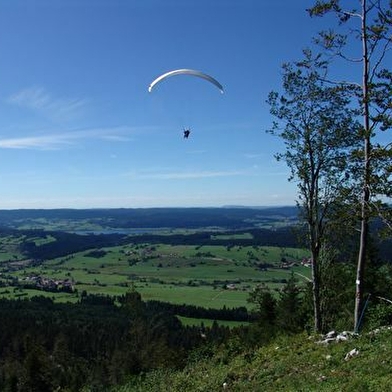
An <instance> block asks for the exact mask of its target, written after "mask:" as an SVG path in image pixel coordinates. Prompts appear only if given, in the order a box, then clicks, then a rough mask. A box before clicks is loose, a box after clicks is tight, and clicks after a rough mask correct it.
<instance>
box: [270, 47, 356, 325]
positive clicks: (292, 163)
mask: <svg viewBox="0 0 392 392" xmlns="http://www.w3.org/2000/svg"><path fill="white" fill-rule="evenodd" d="M327 71H328V64H327V62H325V61H323V60H322V58H321V56H320V55H318V56H313V54H312V52H311V51H310V50H305V51H304V59H303V60H302V61H300V62H297V63H293V64H285V65H284V66H283V91H284V92H283V93H282V94H278V93H277V92H272V93H270V95H269V98H268V101H267V102H268V103H269V105H270V107H271V110H270V111H271V114H272V115H274V116H275V117H276V118H277V120H276V121H275V122H274V124H273V126H272V129H271V130H269V132H270V133H272V134H273V135H276V136H279V137H280V138H282V139H283V141H284V143H285V152H283V153H280V154H277V155H276V158H277V159H278V160H284V161H285V162H286V164H287V165H288V167H289V168H290V170H291V176H290V178H289V180H291V181H296V182H297V186H298V200H297V204H298V206H299V207H300V210H301V212H302V216H303V219H304V222H306V224H307V233H308V246H309V249H310V253H311V257H312V264H311V265H312V284H313V286H312V291H313V309H314V330H315V331H316V332H319V331H320V330H321V328H322V314H321V309H320V288H321V281H320V280H321V273H320V265H319V261H320V258H319V256H320V251H321V248H322V244H323V241H324V238H325V230H326V227H327V225H328V223H329V222H330V219H331V215H330V212H331V211H332V210H333V209H334V206H335V205H336V204H337V203H339V202H340V201H339V199H340V195H341V189H343V188H344V186H345V184H346V183H347V182H348V181H349V175H348V173H349V170H348V164H349V159H348V158H349V156H350V150H351V149H354V148H355V147H356V138H355V136H354V135H355V134H356V131H358V124H356V123H355V119H354V118H355V113H353V110H352V109H351V108H350V107H349V104H350V99H349V95H348V92H347V90H346V89H345V88H341V87H340V86H333V85H332V86H331V85H329V84H327V83H325V82H324V80H325V79H326V78H327Z"/></svg>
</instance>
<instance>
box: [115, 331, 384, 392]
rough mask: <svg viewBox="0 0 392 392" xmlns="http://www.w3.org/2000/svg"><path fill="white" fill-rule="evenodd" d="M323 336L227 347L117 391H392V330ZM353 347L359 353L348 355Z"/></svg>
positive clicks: (158, 372) (149, 376) (152, 374)
mask: <svg viewBox="0 0 392 392" xmlns="http://www.w3.org/2000/svg"><path fill="white" fill-rule="evenodd" d="M317 340H318V339H317V338H309V337H308V336H307V335H305V334H303V335H298V336H292V337H281V338H278V339H276V340H275V341H274V342H273V343H272V344H269V345H268V346H265V347H262V348H260V349H258V350H256V351H255V352H246V353H244V352H241V353H237V354H234V353H235V351H236V350H235V349H234V347H226V348H225V349H223V350H222V351H220V352H219V353H216V354H215V356H214V357H213V358H212V359H209V360H202V361H197V362H194V363H192V364H190V365H188V366H187V367H186V368H185V369H184V370H182V371H172V372H170V371H155V372H153V373H150V374H147V375H146V377H145V378H144V379H143V380H139V381H136V380H135V382H134V383H130V384H128V385H126V386H123V387H118V388H116V389H115V391H116V392H130V391H163V390H170V391H171V392H177V391H178V392H183V391H187V392H191V391H205V392H207V391H208V392H210V391H244V392H245V391H246V392H249V391H271V392H272V391H274V392H275V391H296V392H298V391H304V392H305V391H328V392H331V391H336V392H337V391H339V392H342V391H390V390H391V388H392V374H391V368H392V357H391V355H390V353H391V351H392V331H391V330H382V331H380V332H378V333H371V334H363V335H362V336H360V337H356V338H352V339H350V340H348V341H342V342H339V343H336V342H333V343H330V344H328V345H325V344H319V343H317ZM353 349H356V350H358V351H357V355H354V356H352V357H351V358H348V359H346V356H347V354H348V353H349V352H350V351H351V350H353ZM169 386H170V387H169Z"/></svg>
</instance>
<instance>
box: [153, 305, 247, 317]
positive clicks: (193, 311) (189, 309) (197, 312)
mask: <svg viewBox="0 0 392 392" xmlns="http://www.w3.org/2000/svg"><path fill="white" fill-rule="evenodd" d="M147 306H148V307H149V308H150V309H154V308H157V309H161V310H165V311H166V312H168V313H172V314H176V315H179V316H184V317H192V318H201V319H211V320H227V321H250V320H252V314H250V313H249V312H248V309H247V308H246V307H245V306H240V307H237V308H227V307H226V306H223V308H221V309H214V308H204V307H202V306H196V305H187V304H173V303H169V302H161V301H155V300H154V301H148V302H147Z"/></svg>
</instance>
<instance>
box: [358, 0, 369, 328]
mask: <svg viewBox="0 0 392 392" xmlns="http://www.w3.org/2000/svg"><path fill="white" fill-rule="evenodd" d="M366 16H367V11H366V0H362V27H361V30H362V52H363V53H362V54H363V75H362V101H363V126H364V147H363V153H364V156H363V160H364V168H363V191H362V201H361V234H360V244H359V253H358V263H357V277H356V281H355V285H356V290H355V310H354V331H355V332H358V331H359V328H360V322H361V313H362V302H363V283H364V282H363V280H364V268H365V262H366V253H367V248H368V231H369V200H370V175H371V169H370V168H371V165H370V158H371V157H370V155H371V140H370V138H371V135H370V111H369V96H368V93H369V91H368V90H369V54H368V46H367V41H368V37H367V31H366V28H367V21H366Z"/></svg>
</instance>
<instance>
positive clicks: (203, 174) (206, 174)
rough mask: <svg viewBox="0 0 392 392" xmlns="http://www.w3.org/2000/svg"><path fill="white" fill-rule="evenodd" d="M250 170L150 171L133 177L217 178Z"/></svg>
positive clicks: (150, 178) (239, 174)
mask: <svg viewBox="0 0 392 392" xmlns="http://www.w3.org/2000/svg"><path fill="white" fill-rule="evenodd" d="M248 174H249V171H245V170H227V171H224V170H223V171H194V172H193V171H192V172H171V173H149V174H147V173H146V174H131V175H129V176H130V177H131V178H133V179H147V180H184V179H197V178H216V177H232V176H243V175H248Z"/></svg>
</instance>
